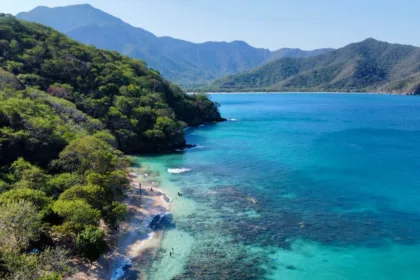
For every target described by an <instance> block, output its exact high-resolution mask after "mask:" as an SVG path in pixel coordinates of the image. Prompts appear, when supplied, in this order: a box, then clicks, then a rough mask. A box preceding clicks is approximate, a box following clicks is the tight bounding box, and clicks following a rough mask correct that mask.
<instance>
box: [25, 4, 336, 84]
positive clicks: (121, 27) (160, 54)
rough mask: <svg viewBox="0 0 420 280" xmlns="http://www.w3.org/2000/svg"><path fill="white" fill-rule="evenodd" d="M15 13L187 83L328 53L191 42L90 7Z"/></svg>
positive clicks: (42, 8) (243, 44)
mask: <svg viewBox="0 0 420 280" xmlns="http://www.w3.org/2000/svg"><path fill="white" fill-rule="evenodd" d="M153 12H156V11H153ZM17 17H18V18H21V19H24V20H27V21H33V22H37V23H41V24H44V25H47V26H50V27H53V28H55V29H57V30H59V31H60V32H64V33H65V34H67V35H68V36H70V37H71V38H73V39H75V40H77V41H79V42H82V43H84V44H88V45H91V44H92V45H95V46H96V47H98V48H103V49H107V50H115V51H118V52H120V53H122V54H125V55H128V56H130V57H134V58H138V59H142V60H144V61H146V62H147V64H148V65H149V66H150V67H152V68H154V69H157V70H159V71H160V72H161V73H162V75H163V76H164V77H166V78H168V79H169V80H171V81H174V82H176V83H177V84H181V85H182V86H185V87H190V86H191V85H197V84H207V82H209V81H211V80H214V79H216V78H220V77H223V76H225V75H230V74H235V73H237V72H240V71H245V70H249V69H251V68H253V67H256V66H258V65H261V64H264V63H265V62H267V61H269V60H272V59H275V58H280V57H284V56H292V57H303V56H304V57H307V56H312V55H317V54H320V53H323V52H326V51H329V49H321V50H315V51H302V50H299V49H280V50H278V51H275V52H270V51H269V50H268V49H261V48H255V47H252V46H250V45H248V44H247V43H245V42H243V41H233V42H230V43H227V42H204V43H192V42H188V41H184V40H179V39H175V38H172V37H157V36H155V35H154V34H152V33H150V32H148V31H147V30H144V29H142V28H138V27H133V26H131V25H130V24H128V23H125V22H123V21H122V20H121V19H119V18H116V17H114V16H112V15H110V14H107V13H105V12H103V11H101V10H99V9H96V8H94V7H92V6H90V5H73V6H66V7H57V8H48V7H42V6H41V7H37V8H35V9H33V10H32V11H29V12H22V13H19V14H18V15H17Z"/></svg>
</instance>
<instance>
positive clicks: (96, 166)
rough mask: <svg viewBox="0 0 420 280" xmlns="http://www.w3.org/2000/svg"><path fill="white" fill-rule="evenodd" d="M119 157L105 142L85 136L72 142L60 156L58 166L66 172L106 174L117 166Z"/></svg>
mask: <svg viewBox="0 0 420 280" xmlns="http://www.w3.org/2000/svg"><path fill="white" fill-rule="evenodd" d="M116 157H117V155H116V153H114V150H113V148H112V147H111V146H110V145H109V144H108V143H106V142H105V141H103V140H101V139H98V138H96V137H93V136H85V137H82V138H79V139H76V140H74V141H73V142H71V143H70V144H69V145H68V146H67V147H66V148H65V149H64V150H63V151H62V152H61V153H60V156H59V160H58V164H59V165H60V166H61V167H62V168H63V169H64V170H66V171H70V172H74V171H76V172H78V173H80V174H84V173H85V172H86V171H87V170H92V171H95V172H98V173H100V174H104V173H106V172H107V171H109V170H110V169H112V168H113V166H114V164H116V163H117V162H116V160H117V158H116Z"/></svg>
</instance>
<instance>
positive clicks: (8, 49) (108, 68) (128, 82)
mask: <svg viewBox="0 0 420 280" xmlns="http://www.w3.org/2000/svg"><path fill="white" fill-rule="evenodd" d="M0 38H2V39H1V40H0V55H1V57H2V60H1V61H0V67H2V68H4V70H7V71H8V72H9V73H5V72H4V71H3V72H2V73H3V75H2V76H3V77H7V76H10V73H11V74H14V75H15V76H16V77H17V78H18V80H19V81H20V83H21V84H22V85H24V86H30V87H37V88H39V89H41V90H43V91H47V92H48V93H49V94H50V95H53V96H56V97H60V98H63V99H66V100H69V101H71V102H73V103H74V104H76V106H77V108H78V109H80V110H81V111H83V112H85V113H86V114H88V115H90V116H92V117H94V118H97V119H100V120H101V121H102V122H103V123H104V124H105V125H106V127H107V128H109V130H110V131H111V132H112V133H113V134H114V135H115V137H116V138H117V141H118V147H119V148H120V149H121V150H122V151H124V152H130V153H135V152H152V151H156V150H162V149H169V148H175V147H181V146H183V145H185V140H184V132H183V128H184V127H185V125H193V126H194V125H199V124H201V123H203V122H212V121H220V120H222V119H221V117H220V114H219V112H218V108H217V106H216V104H214V103H213V102H211V101H210V100H208V99H207V97H205V96H200V95H186V94H185V93H184V92H182V91H181V90H180V89H179V88H178V87H177V86H175V85H174V84H172V83H169V82H167V81H166V80H164V79H163V78H162V77H161V76H160V75H159V73H158V72H157V71H154V70H150V69H148V68H147V67H146V65H145V63H144V62H142V61H138V60H133V59H130V58H128V57H125V56H121V55H119V54H118V53H116V52H109V51H103V50H99V49H96V48H94V47H87V46H84V45H82V44H79V43H77V42H75V41H73V40H70V39H68V38H67V37H65V36H64V35H62V34H60V33H58V32H57V31H54V30H53V29H50V28H47V27H43V26H41V25H38V24H34V23H26V22H22V21H18V20H16V19H14V18H12V17H3V19H2V20H1V22H0ZM3 79H5V78H3Z"/></svg>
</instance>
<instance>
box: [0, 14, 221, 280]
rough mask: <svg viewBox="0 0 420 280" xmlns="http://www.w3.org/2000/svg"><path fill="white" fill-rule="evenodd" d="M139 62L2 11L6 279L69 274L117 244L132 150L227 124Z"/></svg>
mask: <svg viewBox="0 0 420 280" xmlns="http://www.w3.org/2000/svg"><path fill="white" fill-rule="evenodd" d="M221 120H222V118H221V117H220V114H219V112H218V108H217V104H214V103H213V102H211V101H210V100H209V99H208V98H207V97H206V96H203V95H194V96H189V95H186V94H185V93H184V92H182V91H181V90H180V89H179V88H178V87H177V86H176V85H174V84H171V83H169V82H168V81H166V80H164V79H163V78H162V77H161V76H160V75H159V73H158V72H156V71H153V70H150V69H148V68H147V67H146V65H145V63H144V62H142V61H139V60H134V59H130V58H128V57H125V56H121V55H119V54H118V53H116V52H110V51H103V50H99V49H96V48H94V47H87V46H84V45H82V44H80V43H77V42H75V41H73V40H71V39H69V38H67V37H66V36H65V35H63V34H61V33H59V32H57V31H55V30H53V29H51V28H49V27H45V26H42V25H39V24H35V23H28V22H24V21H20V20H17V19H15V18H14V17H12V16H8V15H4V14H0V213H1V215H0V279H25V280H26V279H28V280H40V279H42V280H47V279H48V280H57V279H62V277H65V276H67V275H70V274H71V273H72V271H73V270H72V266H71V265H70V259H74V257H75V256H77V257H78V258H79V259H82V260H83V261H84V262H92V261H94V260H96V259H97V258H98V257H99V256H100V255H101V254H102V253H104V252H106V251H107V249H108V248H109V244H107V241H106V238H105V234H104V231H103V230H102V229H103V228H107V229H114V228H116V227H117V226H118V224H119V221H120V220H121V219H123V218H124V216H125V213H126V206H125V205H124V204H121V203H119V202H118V201H121V199H122V198H123V196H124V193H125V190H126V189H127V188H128V187H129V181H128V174H127V173H128V171H127V168H128V167H129V166H130V161H129V160H128V158H126V157H125V156H124V155H123V153H122V152H120V151H119V150H118V149H121V150H123V151H125V152H130V153H131V152H133V153H134V152H156V151H159V150H166V149H172V148H175V147H183V146H184V145H185V140H184V130H183V129H184V127H185V126H186V125H199V124H201V123H205V122H214V121H221Z"/></svg>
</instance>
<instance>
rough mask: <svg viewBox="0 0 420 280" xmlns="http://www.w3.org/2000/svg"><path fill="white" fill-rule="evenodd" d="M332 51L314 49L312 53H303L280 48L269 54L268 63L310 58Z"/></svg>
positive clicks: (302, 51)
mask: <svg viewBox="0 0 420 280" xmlns="http://www.w3.org/2000/svg"><path fill="white" fill-rule="evenodd" d="M333 50H334V49H330V48H325V49H316V50H312V51H304V50H301V49H291V48H282V49H279V50H277V51H274V52H272V53H271V55H270V57H269V58H268V61H274V60H277V59H280V58H283V57H311V56H316V55H319V54H323V53H327V52H330V51H333Z"/></svg>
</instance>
